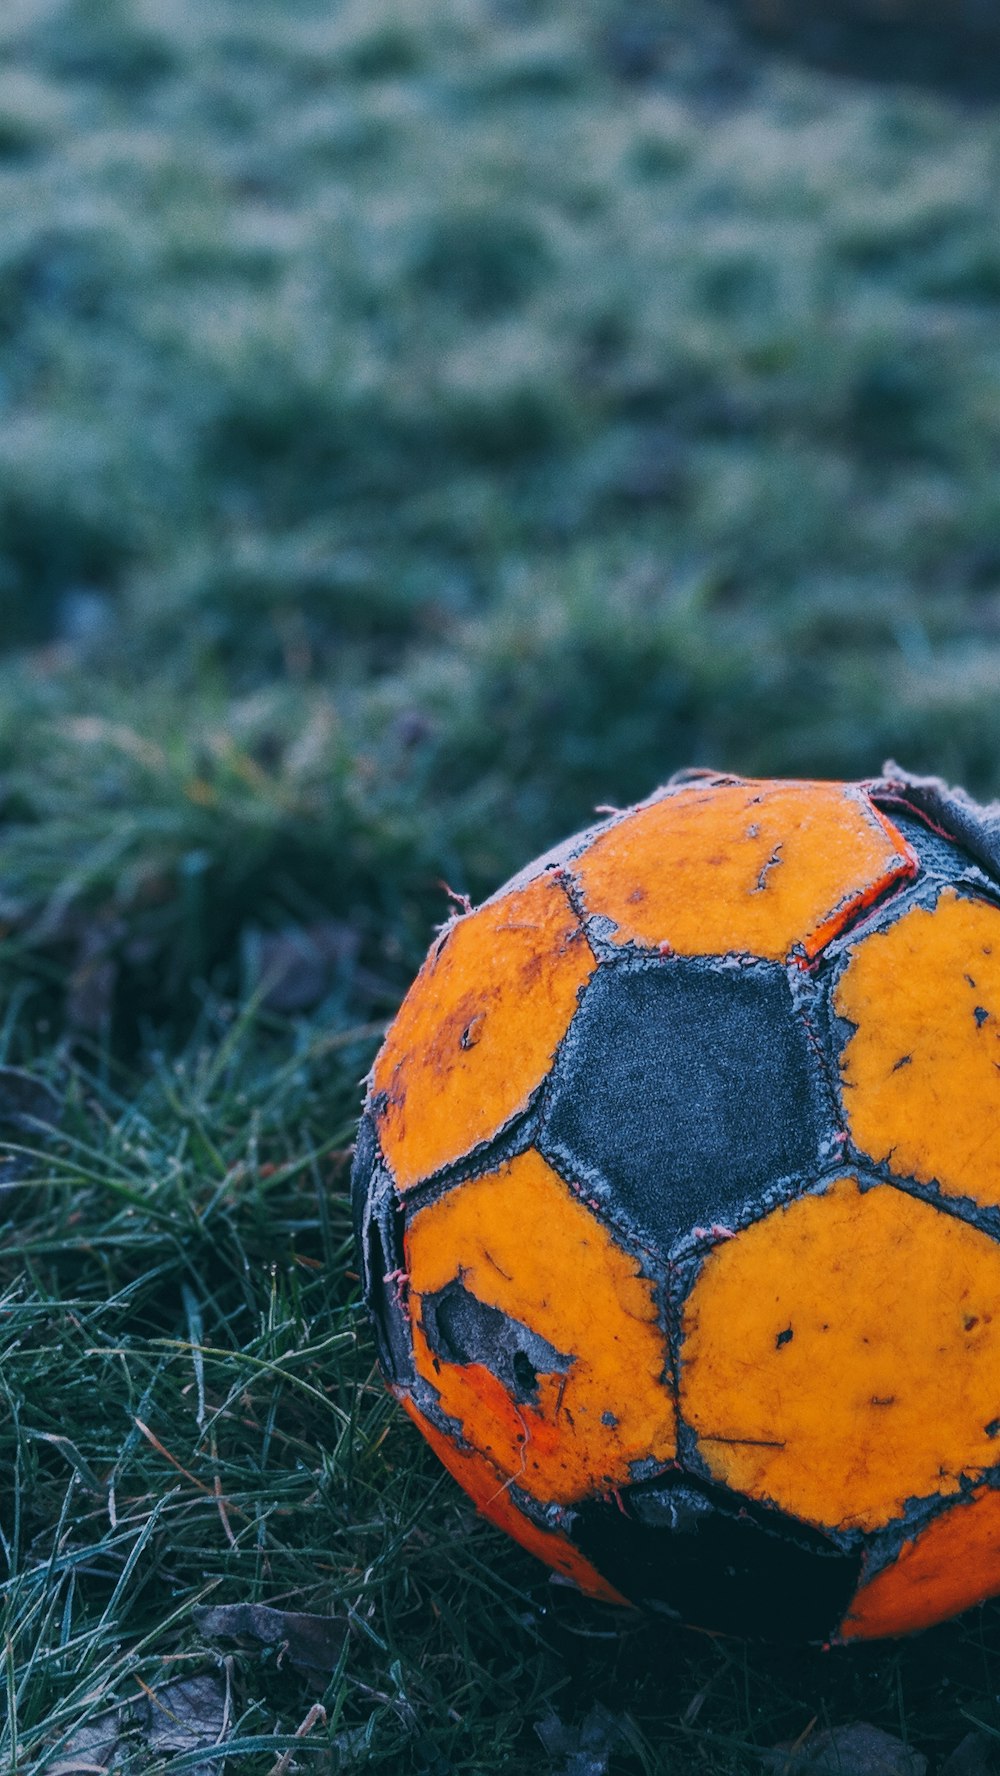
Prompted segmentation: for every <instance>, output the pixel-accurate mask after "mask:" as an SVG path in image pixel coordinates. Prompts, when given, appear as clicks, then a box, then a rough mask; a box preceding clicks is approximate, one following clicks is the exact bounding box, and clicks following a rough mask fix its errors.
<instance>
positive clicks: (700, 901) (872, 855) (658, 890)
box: [571, 781, 917, 960]
mask: <svg viewBox="0 0 1000 1776" xmlns="http://www.w3.org/2000/svg"><path fill="white" fill-rule="evenodd" d="M571 867H572V870H573V873H574V875H575V876H576V877H577V879H578V881H579V883H580V885H581V887H582V889H583V894H584V898H585V900H586V905H587V910H588V911H589V912H591V913H602V914H606V915H607V916H608V917H609V918H611V919H613V920H614V921H615V924H616V925H617V927H618V930H617V933H616V941H617V942H619V943H639V944H642V945H644V946H648V947H656V946H658V945H660V946H667V947H669V948H670V949H672V950H675V951H677V953H678V954H680V955H684V956H692V955H711V956H714V955H722V954H725V953H726V952H728V951H740V952H745V953H749V954H752V955H755V956H763V957H767V958H771V959H774V960H780V959H783V958H784V957H786V956H787V955H789V953H790V952H791V951H792V950H793V949H801V951H802V953H803V954H804V955H805V956H806V957H813V956H815V955H818V953H819V951H820V950H821V949H822V948H823V945H824V944H826V943H828V942H829V940H830V939H831V938H832V937H834V936H835V935H836V933H837V932H838V931H839V930H840V929H841V928H842V926H843V925H844V924H845V923H846V921H847V920H848V919H849V918H850V917H851V916H852V915H853V914H855V913H856V912H858V910H859V909H860V908H862V907H864V906H867V905H869V904H870V903H871V902H872V901H873V900H875V899H876V898H877V896H878V895H880V894H882V893H883V892H884V891H885V889H887V888H889V887H891V885H892V884H893V882H897V881H899V880H900V879H901V878H903V877H904V876H910V875H913V874H915V872H916V868H917V864H916V859H915V857H914V856H913V853H912V852H911V851H910V848H909V846H908V845H906V844H905V843H904V841H903V840H902V838H901V837H900V836H899V834H898V833H897V832H896V831H895V829H894V828H893V827H892V826H890V824H889V822H888V821H887V820H886V819H885V818H884V817H883V816H882V815H881V814H880V813H879V812H878V810H877V809H876V808H875V807H874V806H873V804H872V803H871V802H870V801H869V799H868V797H867V796H866V795H865V793H864V791H863V790H861V789H859V788H857V787H856V786H855V785H853V784H844V783H784V782H766V781H765V782H749V783H734V784H701V783H695V784H692V785H691V786H690V787H689V788H686V789H681V790H678V791H676V792H675V793H674V794H672V795H665V796H663V797H662V798H661V799H660V800H659V801H655V802H651V803H648V804H647V805H646V806H644V807H641V808H638V809H637V810H636V812H635V813H634V814H632V815H630V816H629V818H628V819H627V820H623V821H621V822H619V824H618V825H616V826H614V827H612V828H611V829H610V831H608V832H607V833H604V834H602V836H601V837H600V838H598V839H596V840H595V841H594V843H593V844H592V845H591V846H590V849H589V850H588V851H585V852H584V854H583V856H582V857H580V858H578V859H577V861H576V863H575V864H573V865H572V866H571Z"/></svg>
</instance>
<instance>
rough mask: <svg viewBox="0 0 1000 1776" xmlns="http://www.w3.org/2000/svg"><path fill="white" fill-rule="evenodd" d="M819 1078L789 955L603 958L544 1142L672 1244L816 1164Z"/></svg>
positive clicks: (558, 1075) (573, 1033)
mask: <svg viewBox="0 0 1000 1776" xmlns="http://www.w3.org/2000/svg"><path fill="white" fill-rule="evenodd" d="M822 1121H823V1116H822V1104H821V1096H820V1087H819V1082H818V1079H817V1077H816V1074H815V1071H814V1067H813V1064H812V1062H811V1059H810V1054H809V1048H808V1043H807V1038H806V1032H805V1029H804V1027H803V1025H802V1022H801V1020H800V1018H799V1017H798V1016H797V1015H796V1013H795V1011H794V1008H793V1004H792V995H791V990H790V987H789V984H788V980H787V977H786V975H785V971H784V969H783V968H781V967H779V966H777V965H775V964H769V963H753V964H746V965H732V966H730V965H718V964H717V965H714V966H713V965H712V964H706V963H705V962H704V961H700V960H697V961H690V960H687V959H684V958H680V957H669V958H666V959H664V960H663V961H656V962H652V963H647V964H646V965H645V966H636V965H635V964H634V963H633V962H629V963H627V964H625V965H624V966H615V965H614V964H611V965H607V964H606V965H604V966H602V967H601V968H599V969H598V971H597V973H596V975H595V976H594V977H593V979H592V980H591V982H590V985H589V986H588V988H587V990H586V992H585V994H584V996H583V1000H582V1002H581V1005H580V1009H579V1011H578V1012H577V1014H576V1017H575V1019H574V1021H573V1024H572V1026H571V1029H570V1032H569V1035H568V1037H567V1039H566V1042H565V1044H564V1046H563V1051H562V1054H561V1056H560V1059H559V1062H558V1065H557V1067H556V1070H555V1073H554V1076H553V1088H552V1096H551V1099H550V1102H549V1105H548V1108H547V1112H546V1116H545V1123H544V1128H543V1131H542V1134H541V1137H540V1139H539V1142H538V1145H539V1146H540V1148H541V1150H542V1152H543V1153H544V1154H545V1155H546V1157H547V1158H548V1159H549V1160H550V1161H551V1162H552V1163H553V1164H554V1165H556V1166H557V1167H558V1169H559V1170H560V1171H563V1172H565V1173H566V1175H567V1176H568V1177H570V1178H571V1179H572V1180H573V1181H574V1182H575V1183H577V1184H579V1185H581V1186H583V1187H585V1188H587V1189H590V1190H592V1191H593V1192H594V1193H595V1194H596V1195H597V1197H598V1199H603V1200H605V1201H606V1202H607V1204H608V1207H609V1209H610V1210H612V1211H613V1212H615V1213H617V1215H618V1217H619V1218H621V1217H622V1216H624V1217H625V1218H626V1219H627V1220H628V1221H630V1222H631V1223H632V1224H633V1225H634V1226H635V1228H636V1230H637V1232H638V1233H639V1234H641V1235H643V1236H645V1237H646V1238H647V1239H652V1240H654V1241H655V1242H657V1243H658V1244H659V1245H661V1246H662V1247H664V1248H669V1247H670V1246H671V1245H672V1244H673V1243H674V1242H675V1241H676V1240H677V1238H678V1236H681V1235H684V1234H687V1233H689V1232H690V1231H691V1230H692V1229H693V1228H694V1227H696V1226H699V1225H700V1226H708V1225H711V1224H712V1223H715V1222H723V1223H725V1222H726V1221H727V1219H729V1218H730V1217H732V1216H734V1215H736V1214H737V1213H738V1211H739V1209H740V1207H741V1206H742V1205H743V1204H744V1203H745V1202H746V1200H747V1199H748V1198H756V1197H759V1196H760V1195H761V1194H762V1193H765V1192H766V1191H767V1188H768V1186H769V1185H773V1184H776V1183H778V1182H779V1181H780V1180H782V1179H787V1178H790V1177H793V1176H797V1175H800V1174H808V1173H811V1172H812V1171H814V1170H815V1168H816V1166H817V1162H818V1155H819V1148H820V1140H821V1134H822Z"/></svg>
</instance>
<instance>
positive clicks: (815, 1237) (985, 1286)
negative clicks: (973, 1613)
mask: <svg viewBox="0 0 1000 1776" xmlns="http://www.w3.org/2000/svg"><path fill="white" fill-rule="evenodd" d="M998 1301H1000V1248H998V1247H997V1246H996V1245H995V1244H994V1242H993V1241H992V1240H991V1239H989V1238H987V1236H986V1235H985V1234H983V1233H980V1232H978V1231H977V1229H976V1228H974V1227H969V1226H968V1225H967V1224H966V1223H965V1222H963V1221H958V1220H956V1219H955V1217H954V1216H951V1215H947V1214H945V1213H943V1212H942V1210H940V1209H937V1208H934V1207H933V1206H932V1205H930V1204H927V1203H924V1202H920V1201H918V1200H917V1199H916V1198H915V1197H911V1196H906V1195H904V1193H903V1192H902V1191H900V1190H897V1189H895V1188H894V1187H893V1186H892V1185H889V1184H881V1185H877V1186H875V1187H873V1188H871V1189H869V1190H867V1191H862V1190H861V1189H860V1188H859V1186H858V1184H857V1182H856V1181H855V1180H854V1179H852V1178H841V1179H839V1180H838V1181H837V1182H836V1183H835V1184H833V1185H832V1186H831V1187H830V1189H829V1190H827V1191H826V1192H824V1193H823V1194H822V1195H818V1196H807V1197H800V1198H799V1199H798V1200H797V1201H795V1202H793V1203H791V1204H789V1206H788V1207H787V1208H784V1209H776V1210H774V1211H773V1212H772V1213H771V1214H770V1215H768V1216H767V1217H766V1219H765V1220H763V1221H758V1222H756V1223H755V1225H754V1226H753V1227H749V1228H747V1229H745V1230H744V1231H743V1232H742V1233H739V1234H737V1235H736V1237H735V1239H732V1240H729V1241H727V1242H726V1243H725V1244H724V1245H720V1246H717V1247H716V1248H715V1250H714V1251H713V1252H712V1253H711V1254H710V1255H709V1257H708V1258H707V1260H706V1262H705V1265H704V1268H703V1270H702V1272H701V1274H700V1276H699V1278H698V1280H697V1282H696V1283H695V1286H694V1288H693V1290H692V1292H691V1295H690V1296H689V1298H688V1301H687V1304H686V1307H685V1313H684V1341H683V1344H682V1347H681V1358H682V1361H681V1413H682V1415H683V1417H684V1418H685V1419H686V1420H687V1422H688V1423H689V1424H690V1425H691V1426H692V1427H693V1429H694V1430H695V1432H696V1433H697V1438H698V1448H699V1450H700V1453H701V1455H702V1456H703V1458H704V1460H705V1461H706V1463H707V1464H708V1467H709V1469H710V1471H711V1474H712V1476H713V1478H714V1479H716V1480H720V1481H722V1482H724V1484H725V1485H727V1486H730V1487H732V1488H733V1489H734V1490H735V1491H737V1492H746V1493H748V1494H749V1495H750V1497H751V1498H755V1499H762V1500H770V1501H772V1502H773V1503H774V1504H776V1505H780V1506H781V1507H782V1508H783V1509H784V1510H786V1511H790V1512H792V1513H793V1515H795V1516H798V1517H803V1518H805V1519H807V1520H808V1521H809V1522H811V1523H815V1524H818V1525H820V1526H821V1527H823V1528H827V1529H846V1528H853V1527H860V1528H863V1529H875V1528H878V1527H880V1526H881V1525H883V1524H886V1523H888V1522H889V1521H890V1520H891V1519H892V1518H894V1517H898V1516H900V1515H901V1514H902V1511H903V1508H904V1505H905V1503H906V1501H907V1500H908V1499H910V1498H928V1497H932V1496H933V1495H935V1494H938V1493H940V1494H945V1493H950V1492H956V1491H957V1490H958V1486H959V1481H960V1477H961V1476H962V1475H971V1476H973V1477H974V1478H976V1477H978V1476H979V1475H980V1474H981V1472H982V1470H983V1469H984V1468H986V1467H989V1466H991V1465H992V1464H993V1463H994V1462H995V1461H996V1460H997V1456H998V1453H1000V1452H998V1446H997V1443H996V1442H995V1441H994V1440H993V1439H992V1438H991V1437H990V1436H989V1434H988V1432H987V1430H986V1426H987V1425H988V1424H990V1423H992V1421H993V1420H995V1418H996V1417H997V1413H998V1411H1000V1314H998V1313H997V1311H996V1310H997V1303H998Z"/></svg>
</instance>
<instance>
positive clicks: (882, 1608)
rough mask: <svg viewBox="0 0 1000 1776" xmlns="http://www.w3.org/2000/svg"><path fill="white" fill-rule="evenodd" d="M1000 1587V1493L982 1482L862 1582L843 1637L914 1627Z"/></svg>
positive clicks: (943, 1618) (876, 1635)
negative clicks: (885, 1564)
mask: <svg viewBox="0 0 1000 1776" xmlns="http://www.w3.org/2000/svg"><path fill="white" fill-rule="evenodd" d="M998 1591H1000V1492H996V1491H994V1490H993V1489H992V1488H991V1487H985V1486H984V1487H982V1488H981V1489H980V1490H979V1491H978V1492H974V1493H973V1494H972V1496H971V1498H968V1499H963V1500H961V1501H960V1502H956V1503H955V1504H953V1505H950V1506H949V1508H948V1509H947V1510H946V1511H944V1512H943V1513H942V1515H941V1516H940V1517H935V1518H934V1519H933V1521H932V1522H931V1523H929V1524H928V1525H927V1527H926V1529H922V1530H921V1531H920V1533H919V1534H918V1535H916V1536H914V1537H913V1539H912V1540H911V1541H907V1542H904V1543H903V1546H902V1548H901V1549H900V1551H899V1554H898V1555H897V1557H896V1559H895V1560H894V1561H893V1563H892V1565H891V1566H886V1567H883V1569H882V1571H881V1572H879V1573H876V1574H875V1577H874V1578H873V1579H871V1580H870V1581H869V1583H868V1584H867V1585H862V1587H861V1589H860V1591H859V1592H858V1593H857V1596H856V1597H855V1599H854V1602H853V1603H852V1605H851V1607H850V1609H849V1610H848V1612H847V1615H846V1617H845V1618H844V1622H843V1625H842V1627H841V1630H840V1635H841V1638H842V1639H844V1640H878V1639H880V1638H881V1637H882V1636H883V1635H890V1634H913V1633H914V1632H915V1631H916V1629H918V1628H930V1627H932V1626H933V1624H934V1623H935V1622H944V1621H946V1620H947V1618H948V1617H949V1616H955V1615H958V1613H959V1611H960V1610H964V1609H971V1607H972V1605H973V1604H974V1603H983V1602H985V1600H986V1598H987V1597H993V1596H994V1595H995V1594H996V1592H998Z"/></svg>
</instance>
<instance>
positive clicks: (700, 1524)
mask: <svg viewBox="0 0 1000 1776" xmlns="http://www.w3.org/2000/svg"><path fill="white" fill-rule="evenodd" d="M571 1534H572V1536H573V1540H574V1541H575V1542H576V1544H577V1546H578V1547H579V1548H580V1549H581V1550H582V1551H583V1553H584V1554H585V1555H586V1556H587V1559H588V1560H591V1561H593V1563H594V1565H595V1566H596V1567H597V1569H598V1571H599V1572H601V1573H603V1575H604V1577H605V1578H607V1579H610V1581H611V1583H612V1584H613V1585H614V1586H615V1587H616V1588H617V1589H618V1590H619V1591H621V1593H622V1595H623V1596H624V1597H627V1598H629V1600H630V1601H631V1602H632V1603H637V1604H639V1605H640V1606H642V1607H644V1608H646V1609H652V1610H662V1611H663V1612H664V1613H665V1614H667V1615H670V1616H673V1617H675V1618H677V1619H678V1620H679V1621H682V1622H686V1623H688V1625H689V1626H690V1627H694V1628H710V1629H714V1630H715V1631H716V1632H717V1633H722V1634H745V1635H749V1636H752V1637H753V1638H755V1639H762V1640H826V1639H827V1638H828V1637H829V1636H830V1635H831V1634H832V1633H833V1631H834V1629H835V1628H836V1627H837V1624H838V1623H839V1621H840V1619H841V1617H842V1616H843V1614H844V1611H845V1610H846V1608H847V1606H848V1604H849V1602H850V1600H851V1597H852V1596H853V1594H854V1591H855V1589H856V1586H857V1583H858V1578H859V1575H860V1570H861V1554H860V1551H859V1550H853V1551H849V1552H848V1551H845V1550H843V1549H841V1548H839V1547H837V1545H836V1544H835V1543H834V1542H832V1541H830V1540H829V1538H828V1537H826V1536H824V1535H821V1534H820V1532H819V1531H818V1530H815V1529H812V1528H810V1526H809V1525H808V1524H805V1523H799V1522H798V1521H797V1520H796V1519H795V1518H793V1517H787V1516H786V1515H785V1514H784V1512H783V1511H775V1510H770V1509H767V1508H766V1507H764V1506H762V1505H757V1504H754V1503H753V1502H752V1501H751V1500H750V1499H746V1498H742V1497H741V1496H739V1495H738V1494H736V1493H732V1492H728V1491H727V1490H726V1489H725V1488H724V1487H721V1486H710V1485H708V1484H706V1482H704V1481H702V1480H695V1479H692V1478H691V1476H690V1475H687V1474H665V1475H663V1476H661V1477H660V1479H658V1480H653V1481H648V1482H644V1483H640V1484H639V1485H635V1486H626V1487H622V1488H621V1489H620V1490H619V1491H618V1492H617V1493H616V1494H615V1496H614V1498H613V1499H588V1500H587V1501H586V1503H585V1504H583V1505H581V1506H579V1507H578V1510H577V1512H576V1515H575V1519H574V1522H573V1524H572V1526H571Z"/></svg>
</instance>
